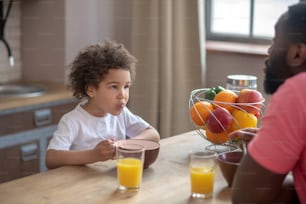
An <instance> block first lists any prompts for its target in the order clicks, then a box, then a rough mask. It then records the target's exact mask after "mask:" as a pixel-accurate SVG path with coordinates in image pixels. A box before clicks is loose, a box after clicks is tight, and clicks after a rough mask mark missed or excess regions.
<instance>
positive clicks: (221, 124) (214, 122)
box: [206, 107, 233, 133]
mask: <svg viewBox="0 0 306 204" xmlns="http://www.w3.org/2000/svg"><path fill="white" fill-rule="evenodd" d="M232 121H233V117H232V115H231V113H230V112H229V111H228V110H227V109H225V108H222V107H219V108H216V109H214V110H213V111H212V112H211V114H210V115H209V116H208V118H207V120H206V126H207V128H208V129H209V131H211V132H212V133H220V132H223V131H225V130H227V129H228V128H229V127H231V124H232Z"/></svg>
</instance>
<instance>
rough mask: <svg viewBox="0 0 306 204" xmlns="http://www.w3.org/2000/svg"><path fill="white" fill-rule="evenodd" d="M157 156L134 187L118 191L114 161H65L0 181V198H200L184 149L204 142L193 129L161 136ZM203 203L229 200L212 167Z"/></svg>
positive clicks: (9, 201)
mask: <svg viewBox="0 0 306 204" xmlns="http://www.w3.org/2000/svg"><path fill="white" fill-rule="evenodd" d="M160 144H161V148H160V152H159V157H158V159H157V160H156V162H155V163H154V164H152V166H150V167H149V168H148V169H145V170H144V173H143V181H142V186H141V189H140V190H139V191H138V192H121V191H119V190H118V184H117V178H116V161H114V160H111V161H106V162H98V163H94V164H91V165H88V166H66V167H61V168H58V169H54V170H49V171H47V172H43V173H39V174H36V175H33V176H29V177H25V178H21V179H17V180H14V181H11V182H7V183H3V184H1V185H0V203H5V204H14V203H22V204H27V203H29V204H33V203H35V204H36V203H52V204H53V203H56V204H60V203H77V204H78V203H84V204H95V203H99V204H102V203H125V204H127V203H145V204H150V203H152V204H156V203H157V204H158V203H159V204H166V203H167V204H171V203H174V204H178V203H200V202H203V200H201V199H200V200H198V199H192V198H190V183H189V172H188V154H189V153H190V152H191V151H194V150H199V149H203V148H204V147H205V145H207V144H208V143H207V141H205V140H204V139H203V138H201V137H200V136H199V135H197V133H196V132H194V131H192V132H188V133H184V134H181V135H177V136H173V137H169V138H166V139H162V140H161V141H160ZM204 202H205V203H207V204H210V203H214V204H222V203H231V201H230V189H229V188H228V187H227V183H226V182H225V180H224V178H223V177H222V175H221V173H220V171H219V169H217V173H216V178H215V188H214V195H213V198H210V199H205V201H204Z"/></svg>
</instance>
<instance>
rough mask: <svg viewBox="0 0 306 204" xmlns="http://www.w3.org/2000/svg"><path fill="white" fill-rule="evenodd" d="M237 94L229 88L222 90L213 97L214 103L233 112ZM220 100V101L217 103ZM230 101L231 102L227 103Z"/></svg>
mask: <svg viewBox="0 0 306 204" xmlns="http://www.w3.org/2000/svg"><path fill="white" fill-rule="evenodd" d="M237 98H238V96H237V95H236V94H235V92H233V91H231V90H222V91H220V92H219V93H217V95H216V96H215V97H214V101H215V102H216V103H214V105H215V106H216V107H220V106H221V107H223V108H226V109H227V110H228V111H229V112H233V111H234V109H235V107H234V105H235V104H234V103H236V101H237ZM218 102H220V103H218ZM227 103H231V104H227Z"/></svg>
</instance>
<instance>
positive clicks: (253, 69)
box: [206, 51, 269, 100]
mask: <svg viewBox="0 0 306 204" xmlns="http://www.w3.org/2000/svg"><path fill="white" fill-rule="evenodd" d="M265 58H266V56H265V55H258V54H239V53H234V52H233V53H231V52H210V51H208V52H207V56H206V62H207V71H206V86H207V87H213V86H217V85H222V86H226V76H227V75H230V74H247V75H255V76H257V85H258V86H257V89H258V90H259V91H260V92H261V93H263V95H264V97H265V98H266V99H267V100H268V98H269V96H268V95H266V94H265V93H264V89H263V80H264V72H263V68H264V61H265Z"/></svg>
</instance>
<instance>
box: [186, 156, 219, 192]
mask: <svg viewBox="0 0 306 204" xmlns="http://www.w3.org/2000/svg"><path fill="white" fill-rule="evenodd" d="M216 158H217V153H216V152H213V151H201V152H193V153H191V154H190V166H189V168H190V169H189V171H190V184H191V196H192V197H193V198H210V197H212V195H213V190H214V177H215V168H216V165H217V163H216Z"/></svg>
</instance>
